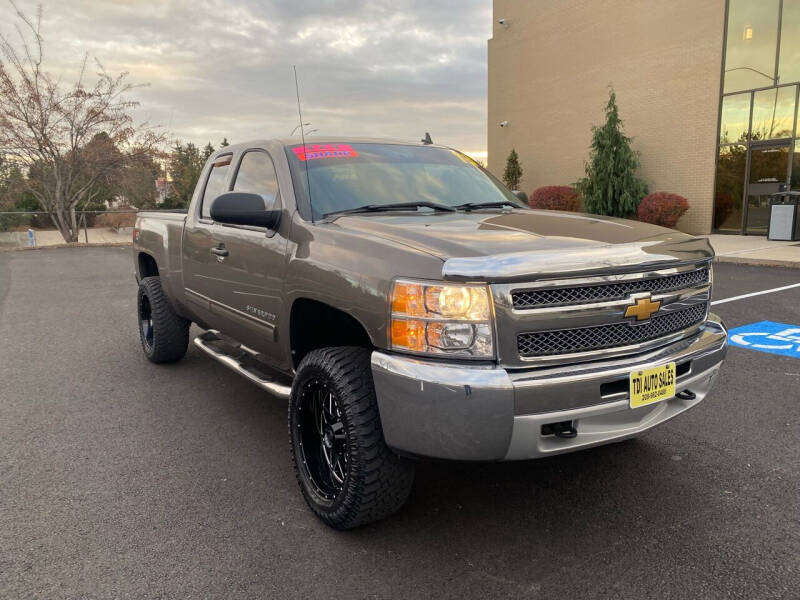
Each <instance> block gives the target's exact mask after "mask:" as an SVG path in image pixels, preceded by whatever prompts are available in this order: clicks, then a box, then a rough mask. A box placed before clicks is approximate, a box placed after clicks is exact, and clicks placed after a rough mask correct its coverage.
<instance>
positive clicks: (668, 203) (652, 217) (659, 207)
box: [639, 192, 689, 228]
mask: <svg viewBox="0 0 800 600" xmlns="http://www.w3.org/2000/svg"><path fill="white" fill-rule="evenodd" d="M687 210H689V201H688V200H687V199H686V198H684V197H683V196H678V194H670V193H669V192H656V193H654V194H648V195H647V196H645V197H644V198H642V201H641V202H640V203H639V220H640V221H644V222H645V223H651V224H653V225H661V226H662V227H670V228H674V227H675V225H676V224H677V223H678V219H680V218H681V217H682V216H683V213H685V212H686V211H687Z"/></svg>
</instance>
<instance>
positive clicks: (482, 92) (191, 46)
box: [0, 0, 492, 158]
mask: <svg viewBox="0 0 800 600" xmlns="http://www.w3.org/2000/svg"><path fill="white" fill-rule="evenodd" d="M17 4H18V6H19V7H20V8H21V9H22V10H23V12H25V13H27V14H33V13H35V10H36V6H37V3H36V2H34V1H30V0H17ZM42 8H43V23H42V37H43V38H44V43H45V68H46V69H47V70H49V71H50V72H51V73H52V74H54V75H57V76H60V77H62V78H63V81H65V82H71V81H73V80H74V78H75V77H76V75H77V71H78V68H79V66H80V63H81V60H82V57H83V55H84V54H85V53H88V55H89V56H90V57H92V58H96V59H97V60H99V61H100V62H101V63H102V64H103V66H104V67H105V69H106V70H107V71H109V72H110V73H118V72H121V71H127V72H129V73H130V75H129V80H130V81H131V82H133V83H141V84H148V85H147V86H146V87H141V88H138V89H137V90H136V91H135V92H134V99H136V100H138V101H140V102H141V106H140V108H139V109H138V110H137V112H136V114H135V117H136V119H137V120H139V121H147V122H149V123H152V124H158V125H162V126H164V128H165V129H166V130H167V131H168V132H169V133H170V136H171V137H176V138H180V139H183V140H189V141H193V142H195V143H198V144H202V145H205V143H206V142H208V141H211V143H212V144H213V145H215V146H216V145H218V143H219V141H220V140H222V138H223V137H226V138H227V139H228V140H229V141H230V142H231V143H235V142H240V141H246V140H248V139H255V138H264V137H266V138H271V137H286V136H288V135H289V134H290V133H291V131H292V129H293V128H294V127H295V126H296V125H297V124H298V122H299V121H298V115H297V104H296V97H295V88H294V78H293V74H292V65H296V66H297V71H298V78H299V82H300V95H301V101H302V109H303V120H304V121H306V122H309V121H310V122H311V123H312V125H311V126H309V127H307V130H313V129H319V131H318V132H317V133H312V134H311V135H310V136H309V137H311V138H313V136H314V135H358V136H375V137H392V138H400V139H409V140H417V139H421V138H422V137H423V135H424V133H425V132H426V131H429V132H430V133H431V136H432V138H433V140H434V141H435V142H436V143H442V144H446V145H450V146H454V147H456V148H460V149H461V150H464V151H466V152H469V153H472V154H474V155H476V157H477V158H481V157H485V150H486V69H487V66H486V63H487V61H486V42H487V39H488V38H489V37H490V36H491V26H492V14H491V0H440V1H437V0H427V1H426V0H216V1H213V2H212V1H207V0H160V1H143V0H125V1H116V0H106V1H99V0H97V1H93V2H92V1H86V0H84V1H78V0H43V1H42ZM13 22H14V11H13V8H12V7H11V5H10V4H9V3H8V0H0V32H2V33H3V34H5V35H9V36H13V35H16V34H15V32H14V30H13Z"/></svg>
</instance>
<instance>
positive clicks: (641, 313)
mask: <svg viewBox="0 0 800 600" xmlns="http://www.w3.org/2000/svg"><path fill="white" fill-rule="evenodd" d="M659 308H661V300H656V301H655V302H652V301H651V300H650V298H639V299H638V300H636V303H635V304H632V305H630V306H629V307H628V308H626V309H625V317H626V318H628V319H630V318H632V317H636V320H637V321H646V320H647V319H649V318H650V317H652V316H653V314H654V313H656V312H658V309H659Z"/></svg>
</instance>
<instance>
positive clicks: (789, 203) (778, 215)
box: [767, 191, 800, 241]
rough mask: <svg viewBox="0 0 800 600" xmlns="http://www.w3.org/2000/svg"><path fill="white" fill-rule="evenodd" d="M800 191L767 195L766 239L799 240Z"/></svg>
mask: <svg viewBox="0 0 800 600" xmlns="http://www.w3.org/2000/svg"><path fill="white" fill-rule="evenodd" d="M798 209H800V192H798V191H791V192H777V193H775V194H771V195H770V197H769V227H768V228H767V239H768V240H785V241H797V240H800V214H798Z"/></svg>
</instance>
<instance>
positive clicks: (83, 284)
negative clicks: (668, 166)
mask: <svg viewBox="0 0 800 600" xmlns="http://www.w3.org/2000/svg"><path fill="white" fill-rule="evenodd" d="M131 263H132V261H131V259H130V250H129V249H126V248H78V249H69V248H66V249H60V250H40V251H31V252H15V253H2V254H0V597H2V598H23V597H25V598H27V597H40V598H222V597H232V598H251V597H272V598H308V597H320V598H322V597H326V598H361V597H379V598H385V597H402V598H413V597H454V598H485V597H529V598H548V599H551V598H606V597H610V598H636V599H641V598H692V599H699V598H759V599H764V598H797V597H798V594H799V593H800V592H798V590H799V589H800V521H799V520H798V519H799V515H800V486H799V485H798V482H800V392H798V390H800V359H793V358H789V357H781V356H776V355H770V354H763V353H759V352H754V351H750V350H744V349H740V348H732V349H731V351H730V353H729V360H728V362H727V363H726V365H725V367H724V370H723V373H722V376H721V378H720V381H719V384H718V386H717V387H716V389H715V390H714V392H713V393H712V394H711V395H710V396H709V398H708V399H707V400H706V401H705V402H703V403H702V404H701V405H699V406H698V407H697V408H695V409H694V410H692V411H690V412H689V413H687V414H686V415H683V416H682V417H680V418H678V419H676V420H674V421H672V422H670V423H669V424H667V425H666V426H664V427H662V428H660V429H657V430H655V431H652V432H650V433H648V434H646V435H645V436H643V437H642V438H640V439H639V440H635V441H631V442H626V443H622V444H618V445H614V446H607V447H604V448H600V449H596V450H592V451H589V452H583V453H577V454H572V455H566V456H561V457H554V458H549V459H545V460H541V461H537V462H526V463H514V464H451V463H443V462H439V463H436V462H427V463H422V464H421V465H420V467H419V470H418V477H417V483H416V486H415V488H414V491H413V493H412V496H411V499H410V502H409V503H408V505H407V507H406V508H405V509H404V510H403V511H402V512H401V513H400V514H399V515H397V516H396V517H394V518H392V519H390V520H387V521H384V522H382V523H378V524H375V525H372V526H368V527H365V528H362V529H359V530H357V531H352V532H348V533H337V532H334V531H332V530H330V529H328V528H326V527H325V526H323V525H322V524H320V523H319V522H318V521H317V520H316V519H315V518H314V517H312V516H311V514H310V513H309V511H308V510H306V507H305V504H304V503H303V500H302V498H301V496H300V493H299V491H298V489H297V486H296V484H295V481H294V477H293V474H292V470H291V462H290V459H289V451H288V443H287V433H286V407H285V405H284V403H282V402H280V401H278V400H276V399H275V398H272V397H269V396H268V395H266V394H265V393H263V392H261V391H260V390H259V389H258V388H256V387H255V386H253V385H252V384H249V383H248V382H246V381H244V380H242V379H240V378H239V377H238V376H236V375H235V374H233V373H231V372H230V371H228V370H226V369H225V368H224V367H223V366H221V365H219V364H217V363H216V362H214V361H212V360H211V359H209V358H207V357H205V356H204V355H202V354H200V353H199V352H197V351H196V350H194V349H192V350H190V352H189V354H188V356H187V357H186V359H185V360H184V361H182V362H181V363H179V364H177V365H172V366H161V367H159V366H155V365H152V364H150V363H148V362H147V361H146V360H145V359H144V357H143V356H142V353H141V351H140V348H139V342H138V338H137V331H136V324H135V315H134V305H135V292H136V286H135V282H134V280H133V275H132V267H131ZM716 279H717V283H718V285H717V291H716V297H717V298H724V297H730V296H735V295H738V294H743V293H747V292H752V291H758V290H761V289H765V288H773V287H780V286H782V285H787V284H789V283H795V282H798V281H800V270H790V269H777V268H756V267H742V266H736V265H718V267H717V271H716ZM718 309H719V310H718V312H719V313H720V314H722V316H723V317H724V318H725V320H726V321H727V323H728V325H730V326H738V325H743V324H745V323H750V322H755V321H761V320H765V319H769V320H773V321H780V322H785V323H800V289H795V290H789V291H784V292H779V293H776V294H770V295H764V296H758V297H753V298H751V299H745V300H741V301H737V302H730V303H727V304H720V305H719V307H718Z"/></svg>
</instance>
